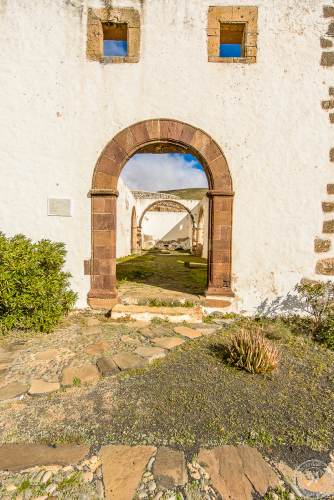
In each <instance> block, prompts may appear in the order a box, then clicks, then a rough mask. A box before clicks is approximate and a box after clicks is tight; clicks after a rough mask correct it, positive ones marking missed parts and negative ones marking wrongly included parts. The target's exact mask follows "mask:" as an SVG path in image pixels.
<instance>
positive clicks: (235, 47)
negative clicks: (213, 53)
mask: <svg viewBox="0 0 334 500" xmlns="http://www.w3.org/2000/svg"><path fill="white" fill-rule="evenodd" d="M220 57H241V45H240V44H237V43H224V44H221V46H220Z"/></svg>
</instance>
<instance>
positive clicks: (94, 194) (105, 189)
mask: <svg viewBox="0 0 334 500" xmlns="http://www.w3.org/2000/svg"><path fill="white" fill-rule="evenodd" d="M143 151H145V152H168V151H171V152H183V153H187V152H188V153H191V154H193V155H194V156H196V157H197V159H198V160H199V161H200V163H201V164H202V165H203V168H204V170H205V173H206V175H207V178H208V184H209V190H208V197H209V254H208V286H207V292H206V294H207V295H208V296H210V295H212V296H216V297H217V296H233V292H232V289H231V264H232V262H231V246H232V204H233V189H232V180H231V176H230V172H229V168H228V165H227V162H226V159H225V156H224V154H223V152H222V150H221V149H220V148H219V146H218V145H217V144H216V142H215V141H214V140H213V139H212V138H211V137H210V136H209V135H207V134H206V133H205V132H203V131H202V130H200V129H198V128H195V127H192V126H191V125H188V124H186V123H183V122H179V121H175V120H168V119H157V120H147V121H144V122H140V123H136V124H134V125H132V126H130V127H128V128H126V129H125V130H123V131H121V132H119V133H118V134H117V135H116V136H115V137H114V139H112V140H111V141H110V142H109V143H108V144H107V146H106V147H105V149H104V150H103V152H102V154H101V156H100V158H99V160H98V162H97V165H96V167H95V171H94V175H93V183H92V190H91V198H92V258H91V289H90V292H89V294H88V303H89V305H90V306H91V307H93V308H110V307H112V306H113V305H115V303H116V302H117V289H116V200H117V195H118V193H117V182H118V178H119V175H120V173H121V171H122V168H123V167H124V165H125V163H126V162H127V161H128V160H129V159H130V158H131V156H133V155H134V154H135V153H137V152H143Z"/></svg>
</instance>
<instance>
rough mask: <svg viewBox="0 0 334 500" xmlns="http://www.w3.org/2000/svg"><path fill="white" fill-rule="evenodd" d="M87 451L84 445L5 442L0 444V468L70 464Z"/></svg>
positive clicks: (16, 469) (83, 455)
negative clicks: (55, 445) (54, 445)
mask: <svg viewBox="0 0 334 500" xmlns="http://www.w3.org/2000/svg"><path fill="white" fill-rule="evenodd" d="M88 452H89V447H88V446H84V445H64V446H57V447H55V448H53V447H52V446H46V445H39V444H6V445H2V446H0V470H8V471H20V470H25V469H29V468H31V467H35V466H36V465H70V464H74V463H77V462H79V461H80V460H82V459H83V458H84V457H85V456H86V455H87V454H88Z"/></svg>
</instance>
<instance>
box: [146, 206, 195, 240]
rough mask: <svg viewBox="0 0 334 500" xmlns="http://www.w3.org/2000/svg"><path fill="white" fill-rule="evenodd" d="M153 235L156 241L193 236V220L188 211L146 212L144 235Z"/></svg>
mask: <svg viewBox="0 0 334 500" xmlns="http://www.w3.org/2000/svg"><path fill="white" fill-rule="evenodd" d="M145 234H146V235H150V236H152V238H153V240H154V241H159V240H162V241H170V240H177V239H178V238H190V239H191V236H192V222H191V218H190V215H189V214H187V212H146V214H145V215H144V218H143V224H142V235H143V236H144V235H145Z"/></svg>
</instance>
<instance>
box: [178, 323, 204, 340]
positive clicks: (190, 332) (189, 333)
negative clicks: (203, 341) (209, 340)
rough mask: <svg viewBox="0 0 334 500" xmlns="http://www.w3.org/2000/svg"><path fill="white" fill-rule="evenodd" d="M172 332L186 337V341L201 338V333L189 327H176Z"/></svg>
mask: <svg viewBox="0 0 334 500" xmlns="http://www.w3.org/2000/svg"><path fill="white" fill-rule="evenodd" d="M174 332H175V333H178V334H179V335H182V336H183V337H187V338H188V339H197V338H199V337H202V333H201V332H200V331H198V330H195V329H194V328H190V327H189V326H176V327H175V328H174Z"/></svg>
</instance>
